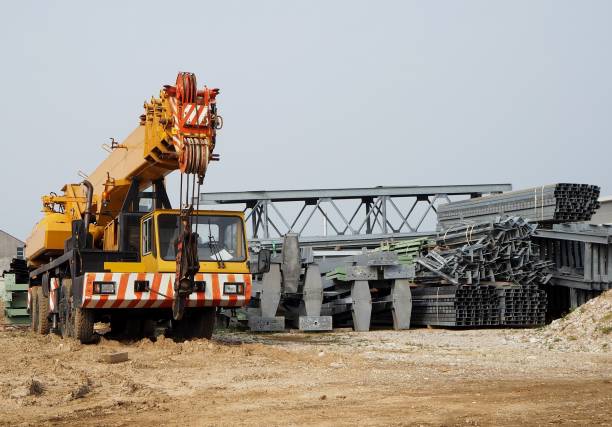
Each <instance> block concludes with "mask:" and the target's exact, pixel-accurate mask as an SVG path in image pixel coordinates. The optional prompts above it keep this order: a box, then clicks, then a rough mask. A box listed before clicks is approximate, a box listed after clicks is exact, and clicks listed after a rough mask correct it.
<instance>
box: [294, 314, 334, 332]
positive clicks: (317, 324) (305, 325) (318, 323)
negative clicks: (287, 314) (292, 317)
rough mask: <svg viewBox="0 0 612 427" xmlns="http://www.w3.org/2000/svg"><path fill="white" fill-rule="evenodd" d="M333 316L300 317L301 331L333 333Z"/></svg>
mask: <svg viewBox="0 0 612 427" xmlns="http://www.w3.org/2000/svg"><path fill="white" fill-rule="evenodd" d="M332 329H333V328H332V317H331V316H300V331H331V330H332Z"/></svg>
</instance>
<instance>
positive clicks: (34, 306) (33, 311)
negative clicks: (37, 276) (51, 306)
mask: <svg viewBox="0 0 612 427" xmlns="http://www.w3.org/2000/svg"><path fill="white" fill-rule="evenodd" d="M38 289H40V286H32V287H31V288H30V329H31V330H32V332H37V331H38Z"/></svg>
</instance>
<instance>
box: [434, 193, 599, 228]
mask: <svg viewBox="0 0 612 427" xmlns="http://www.w3.org/2000/svg"><path fill="white" fill-rule="evenodd" d="M598 198H599V187H598V186H596V185H588V184H566V183H560V184H551V185H544V186H541V187H534V188H528V189H525V190H519V191H511V192H507V193H502V194H493V195H490V196H485V197H476V198H473V199H468V200H461V201H457V202H451V203H448V204H445V205H440V206H439V207H438V223H439V225H440V227H442V228H448V227H450V226H452V225H455V224H461V223H466V222H468V223H469V222H475V221H477V222H482V221H491V220H493V219H495V218H496V217H497V216H500V215H511V216H521V217H523V218H525V219H526V220H528V221H531V222H539V223H543V224H554V223H561V222H577V221H588V220H590V219H591V217H592V216H593V214H594V213H595V211H596V210H597V209H598V208H599V202H598V201H597V199H598Z"/></svg>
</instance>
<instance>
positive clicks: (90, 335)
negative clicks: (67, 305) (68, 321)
mask: <svg viewBox="0 0 612 427" xmlns="http://www.w3.org/2000/svg"><path fill="white" fill-rule="evenodd" d="M72 321H73V322H74V337H75V338H76V339H78V340H79V341H80V342H81V344H89V343H90V342H92V341H93V340H94V312H93V311H92V310H90V309H87V308H81V307H74V306H73V307H72Z"/></svg>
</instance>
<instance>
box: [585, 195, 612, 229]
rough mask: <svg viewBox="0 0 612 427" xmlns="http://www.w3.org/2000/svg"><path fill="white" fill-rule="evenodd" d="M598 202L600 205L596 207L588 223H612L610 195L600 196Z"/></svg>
mask: <svg viewBox="0 0 612 427" xmlns="http://www.w3.org/2000/svg"><path fill="white" fill-rule="evenodd" d="M599 203H600V205H601V207H600V208H599V209H597V212H595V215H593V218H591V220H590V221H589V223H591V224H612V196H606V197H600V198H599Z"/></svg>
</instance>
